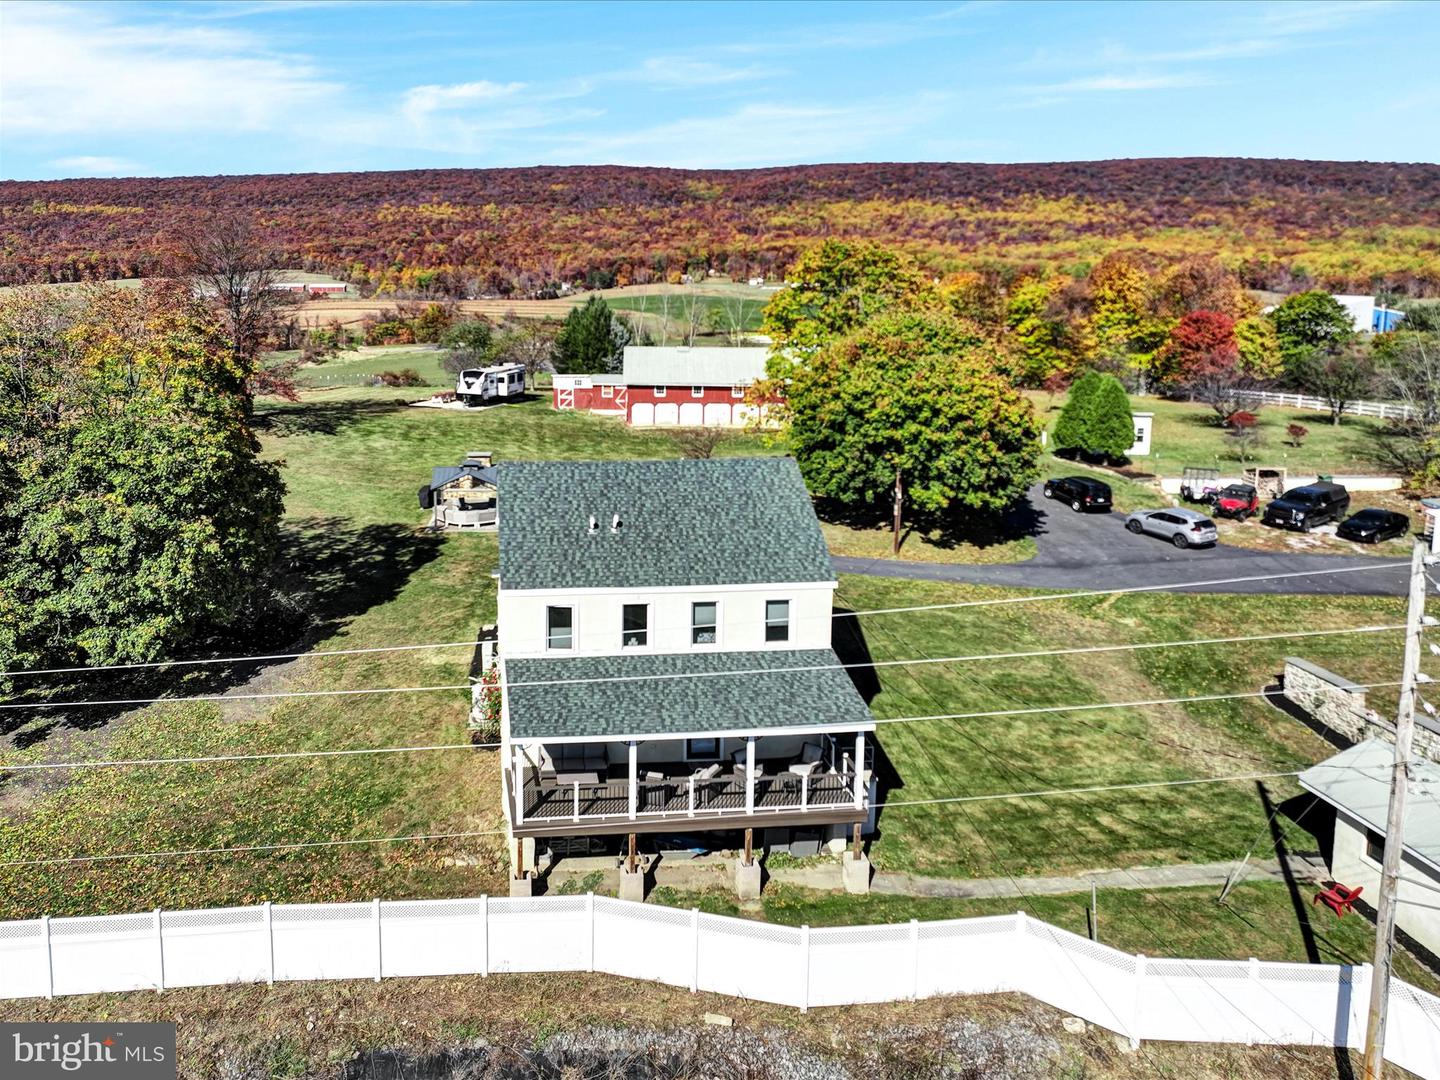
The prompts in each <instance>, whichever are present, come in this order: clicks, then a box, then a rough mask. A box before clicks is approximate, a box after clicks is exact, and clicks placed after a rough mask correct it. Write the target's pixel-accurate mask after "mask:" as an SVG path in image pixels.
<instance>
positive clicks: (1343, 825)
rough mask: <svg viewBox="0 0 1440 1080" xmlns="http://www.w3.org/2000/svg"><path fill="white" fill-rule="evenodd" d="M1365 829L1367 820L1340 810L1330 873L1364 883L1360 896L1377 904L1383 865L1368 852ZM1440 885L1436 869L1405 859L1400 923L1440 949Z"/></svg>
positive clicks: (1424, 942)
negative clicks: (1358, 818)
mask: <svg viewBox="0 0 1440 1080" xmlns="http://www.w3.org/2000/svg"><path fill="white" fill-rule="evenodd" d="M1365 830H1366V826H1365V824H1364V823H1363V822H1360V821H1356V820H1355V819H1354V818H1352V817H1349V816H1348V815H1346V814H1343V813H1340V812H1339V811H1336V814H1335V850H1334V851H1333V852H1332V853H1331V859H1330V873H1331V874H1332V875H1333V876H1334V878H1335V880H1336V881H1338V882H1340V883H1341V884H1342V885H1349V886H1350V887H1351V888H1354V887H1355V886H1357V885H1358V886H1360V887H1362V888H1363V889H1364V890H1365V892H1364V893H1363V894H1362V895H1361V897H1360V899H1361V900H1364V901H1367V902H1369V903H1370V905H1371V906H1372V907H1373V906H1374V904H1375V903H1376V901H1377V900H1378V899H1379V896H1380V866H1379V864H1378V863H1376V862H1372V861H1371V860H1370V859H1369V858H1368V857H1367V856H1366V854H1365ZM1406 878H1409V879H1410V881H1408V882H1407V881H1406V880H1405V879H1406ZM1437 889H1440V876H1437V875H1436V874H1435V872H1434V871H1433V870H1431V869H1430V868H1429V867H1427V866H1424V865H1423V864H1421V863H1419V862H1416V861H1415V860H1413V859H1411V858H1410V856H1408V855H1407V856H1406V857H1405V858H1404V859H1403V860H1402V861H1401V864H1400V907H1399V910H1398V912H1397V914H1396V917H1395V921H1396V924H1397V925H1398V926H1399V927H1400V929H1401V930H1404V931H1405V932H1406V933H1407V934H1409V935H1410V936H1411V937H1413V938H1414V939H1415V940H1416V941H1418V942H1420V944H1422V945H1424V946H1425V947H1426V948H1427V949H1430V950H1431V951H1432V952H1440V892H1437V891H1436V890H1437Z"/></svg>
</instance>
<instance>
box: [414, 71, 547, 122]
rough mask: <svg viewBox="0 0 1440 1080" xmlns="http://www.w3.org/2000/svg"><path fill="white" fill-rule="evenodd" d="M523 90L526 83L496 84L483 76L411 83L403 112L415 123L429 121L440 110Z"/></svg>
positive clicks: (502, 97)
mask: <svg viewBox="0 0 1440 1080" xmlns="http://www.w3.org/2000/svg"><path fill="white" fill-rule="evenodd" d="M524 89H525V84H524V83H521V82H510V83H495V82H489V81H487V80H484V79H481V80H479V81H478V82H467V83H452V84H450V85H448V86H439V85H430V86H412V87H411V88H410V89H409V90H407V91H405V96H404V98H403V100H402V103H401V106H400V111H401V112H403V113H404V114H405V116H406V117H408V118H409V119H410V122H411V123H412V124H416V125H418V124H423V123H425V122H427V121H428V120H429V119H430V117H431V116H433V115H434V114H435V113H437V112H444V111H447V110H455V109H469V108H473V107H474V106H476V105H483V104H486V103H489V102H495V101H503V100H505V99H506V98H513V97H514V96H515V95H516V94H518V93H520V91H522V90H524Z"/></svg>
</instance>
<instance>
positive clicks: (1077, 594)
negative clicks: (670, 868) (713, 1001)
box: [0, 563, 1406, 678]
mask: <svg viewBox="0 0 1440 1080" xmlns="http://www.w3.org/2000/svg"><path fill="white" fill-rule="evenodd" d="M1404 565H1406V564H1404V563H1376V564H1375V565H1374V566H1347V567H1339V568H1336V569H1332V570H1298V571H1292V572H1287V573H1283V574H1253V575H1249V576H1246V577H1233V578H1217V579H1212V580H1208V581H1184V582H1176V583H1173V584H1168V585H1135V586H1128V587H1125V588H1119V589H1088V590H1084V591H1072V592H1063V593H1045V594H1042V595H1039V596H1015V597H1001V598H994V599H989V600H961V601H955V602H952V603H944V604H917V605H913V606H910V607H894V608H872V609H870V610H867V611H835V612H831V613H830V614H829V615H826V616H823V617H824V618H829V619H850V618H861V617H864V616H867V615H895V614H904V613H906V612H912V611H942V610H946V609H950V608H968V607H988V606H992V605H996V604H1032V603H1040V602H1043V601H1048V600H1074V599H1079V598H1083V597H1091V596H1115V595H1122V594H1126V593H1141V592H1179V591H1180V590H1182V589H1195V588H1205V587H1210V586H1216V585H1238V584H1244V583H1246V582H1251V581H1275V580H1280V579H1285V578H1297V577H1323V576H1326V575H1330V574H1358V573H1367V572H1370V571H1373V570H1388V569H1393V568H1395V567H1397V566H1404ZM755 621H757V622H758V621H759V620H755ZM477 644H479V642H477V641H441V642H427V643H420V644H414V645H380V646H373V647H368V648H354V649H321V650H310V651H308V652H294V653H264V654H256V655H250V656H220V657H210V658H204V659H198V660H154V661H148V662H144V663H133V664H97V665H90V666H79V667H59V668H22V669H17V670H14V671H0V678H12V677H15V676H20V675H75V674H86V673H90V672H100V671H123V670H138V669H145V668H164V667H184V666H195V665H206V664H239V663H246V662H250V661H263V660H298V659H302V658H304V657H311V656H357V655H362V654H366V653H387V652H406V651H414V650H419V649H449V648H463V647H467V646H472V647H473V646H474V645H477Z"/></svg>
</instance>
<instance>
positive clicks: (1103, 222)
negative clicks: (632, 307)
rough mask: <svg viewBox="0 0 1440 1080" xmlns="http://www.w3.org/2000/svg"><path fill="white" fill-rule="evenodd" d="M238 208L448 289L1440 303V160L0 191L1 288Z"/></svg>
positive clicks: (306, 252)
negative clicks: (1187, 268)
mask: <svg viewBox="0 0 1440 1080" xmlns="http://www.w3.org/2000/svg"><path fill="white" fill-rule="evenodd" d="M235 206H239V207H248V208H252V209H253V210H255V211H256V212H257V213H258V214H259V215H260V216H262V217H263V219H264V220H265V221H266V223H267V225H268V226H269V227H270V230H271V231H272V232H273V234H274V236H275V238H276V240H277V241H278V242H279V243H280V244H281V245H282V246H283V247H284V248H285V249H286V252H287V255H288V256H290V257H291V259H292V260H293V262H294V265H297V266H303V267H305V268H306V269H313V270H321V271H327V272H331V273H337V274H340V275H342V276H344V277H347V278H349V279H350V280H352V281H355V282H357V283H359V284H361V285H362V286H368V287H374V288H380V289H402V290H422V291H434V292H441V293H452V294H457V295H476V294H480V293H501V294H508V293H518V294H524V293H527V292H532V291H534V290H535V289H538V288H540V287H542V286H544V285H545V284H547V283H550V282H560V281H579V280H583V279H585V278H586V276H587V275H591V276H592V280H593V279H594V276H595V275H599V277H600V278H602V279H607V281H608V278H609V276H610V275H614V278H615V279H616V280H617V281H618V282H619V283H621V284H624V283H630V282H635V283H639V282H644V281H653V280H664V279H666V278H669V279H672V280H674V279H678V276H679V275H680V274H681V273H682V272H684V271H686V270H687V269H697V268H715V269H719V270H723V271H726V272H728V273H730V274H731V275H732V276H735V277H748V276H751V275H755V274H769V275H776V274H778V273H779V271H780V270H781V268H783V267H784V266H785V265H786V264H787V263H789V262H790V261H791V260H792V259H793V257H794V256H795V254H796V252H797V251H799V250H802V249H804V248H806V247H808V246H810V245H811V244H813V243H814V242H815V241H817V240H819V239H822V238H825V237H854V238H865V239H872V240H877V241H881V242H884V243H888V244H892V245H894V246H897V247H900V248H903V249H905V250H906V251H908V252H909V253H910V254H912V255H913V256H914V257H915V258H916V259H917V260H918V261H919V262H920V263H921V264H922V265H923V266H924V267H926V268H927V269H928V270H932V271H934V272H935V273H948V272H953V271H956V270H966V269H968V270H996V271H999V272H1002V273H1006V274H1007V275H1008V274H1012V273H1014V272H1016V271H1021V270H1024V271H1035V270H1041V269H1044V268H1046V267H1053V268H1056V269H1064V270H1067V271H1070V272H1072V273H1073V272H1076V271H1083V270H1084V269H1085V268H1086V267H1087V266H1089V265H1091V264H1093V263H1094V262H1096V261H1098V260H1099V259H1100V258H1101V257H1102V256H1104V255H1105V254H1106V253H1107V252H1110V251H1114V250H1132V251H1136V252H1142V253H1143V252H1148V253H1150V255H1151V256H1153V257H1154V258H1155V259H1156V260H1159V261H1169V260H1173V259H1177V258H1180V257H1183V256H1188V255H1197V254H1207V255H1215V256H1217V257H1219V258H1220V259H1221V260H1222V261H1224V262H1225V263H1226V265H1227V266H1229V267H1231V268H1232V269H1235V270H1236V271H1238V272H1239V274H1240V276H1241V278H1242V280H1243V281H1244V283H1245V284H1246V285H1249V286H1251V287H1254V288H1277V289H1284V290H1289V289H1293V288H1297V287H1305V286H1309V285H1318V286H1320V287H1322V288H1326V289H1331V290H1335V291H1341V290H1355V291H1371V290H1373V289H1375V288H1381V287H1385V288H1392V289H1395V290H1397V291H1400V292H1403V293H1408V294H1411V295H1435V294H1440V166H1437V165H1429V164H1375V163H1368V162H1324V161H1285V160H1262V159H1248V158H1247V159H1241V158H1173V159H1154V160H1130V159H1127V160H1115V161H1100V162H1057V163H1048V164H1025V165H966V164H940V163H918V164H903V163H901V164H883V163H877V164H853V165H845V164H837V165H810V166H795V167H785V168H768V169H742V170H733V171H726V170H681V169H661V168H625V167H619V166H603V165H602V166H567V167H560V166H554V167H551V166H541V167H533V168H522V169H427V170H414V171H406V172H371V173H310V174H289V175H274V176H226V177H175V178H165V179H149V178H134V179H113V180H102V179H95V180H60V181H7V182H0V284H17V283H21V282H28V281H66V280H83V279H105V278H115V277H137V276H146V275H149V274H153V273H156V272H158V271H159V270H160V269H161V266H162V251H163V248H164V240H165V237H166V235H167V234H168V232H169V231H171V230H173V228H174V227H175V226H176V225H177V224H178V223H180V222H181V221H183V220H184V219H185V218H187V217H188V216H190V215H191V214H193V212H194V211H195V209H196V208H202V207H208V208H219V207H235Z"/></svg>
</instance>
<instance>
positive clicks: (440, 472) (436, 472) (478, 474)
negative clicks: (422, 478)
mask: <svg viewBox="0 0 1440 1080" xmlns="http://www.w3.org/2000/svg"><path fill="white" fill-rule="evenodd" d="M462 476H473V477H475V479H477V480H479V481H480V482H481V483H482V484H489V485H490V486H491V487H496V486H498V484H499V482H500V474H499V473H498V472H497V471H496V467H495V466H494V465H437V466H435V468H433V469H431V470H430V490H431V491H438V490H439V489H440V488H442V487H444V486H445V485H446V484H448V483H450V481H452V480H458V479H460V477H462Z"/></svg>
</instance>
